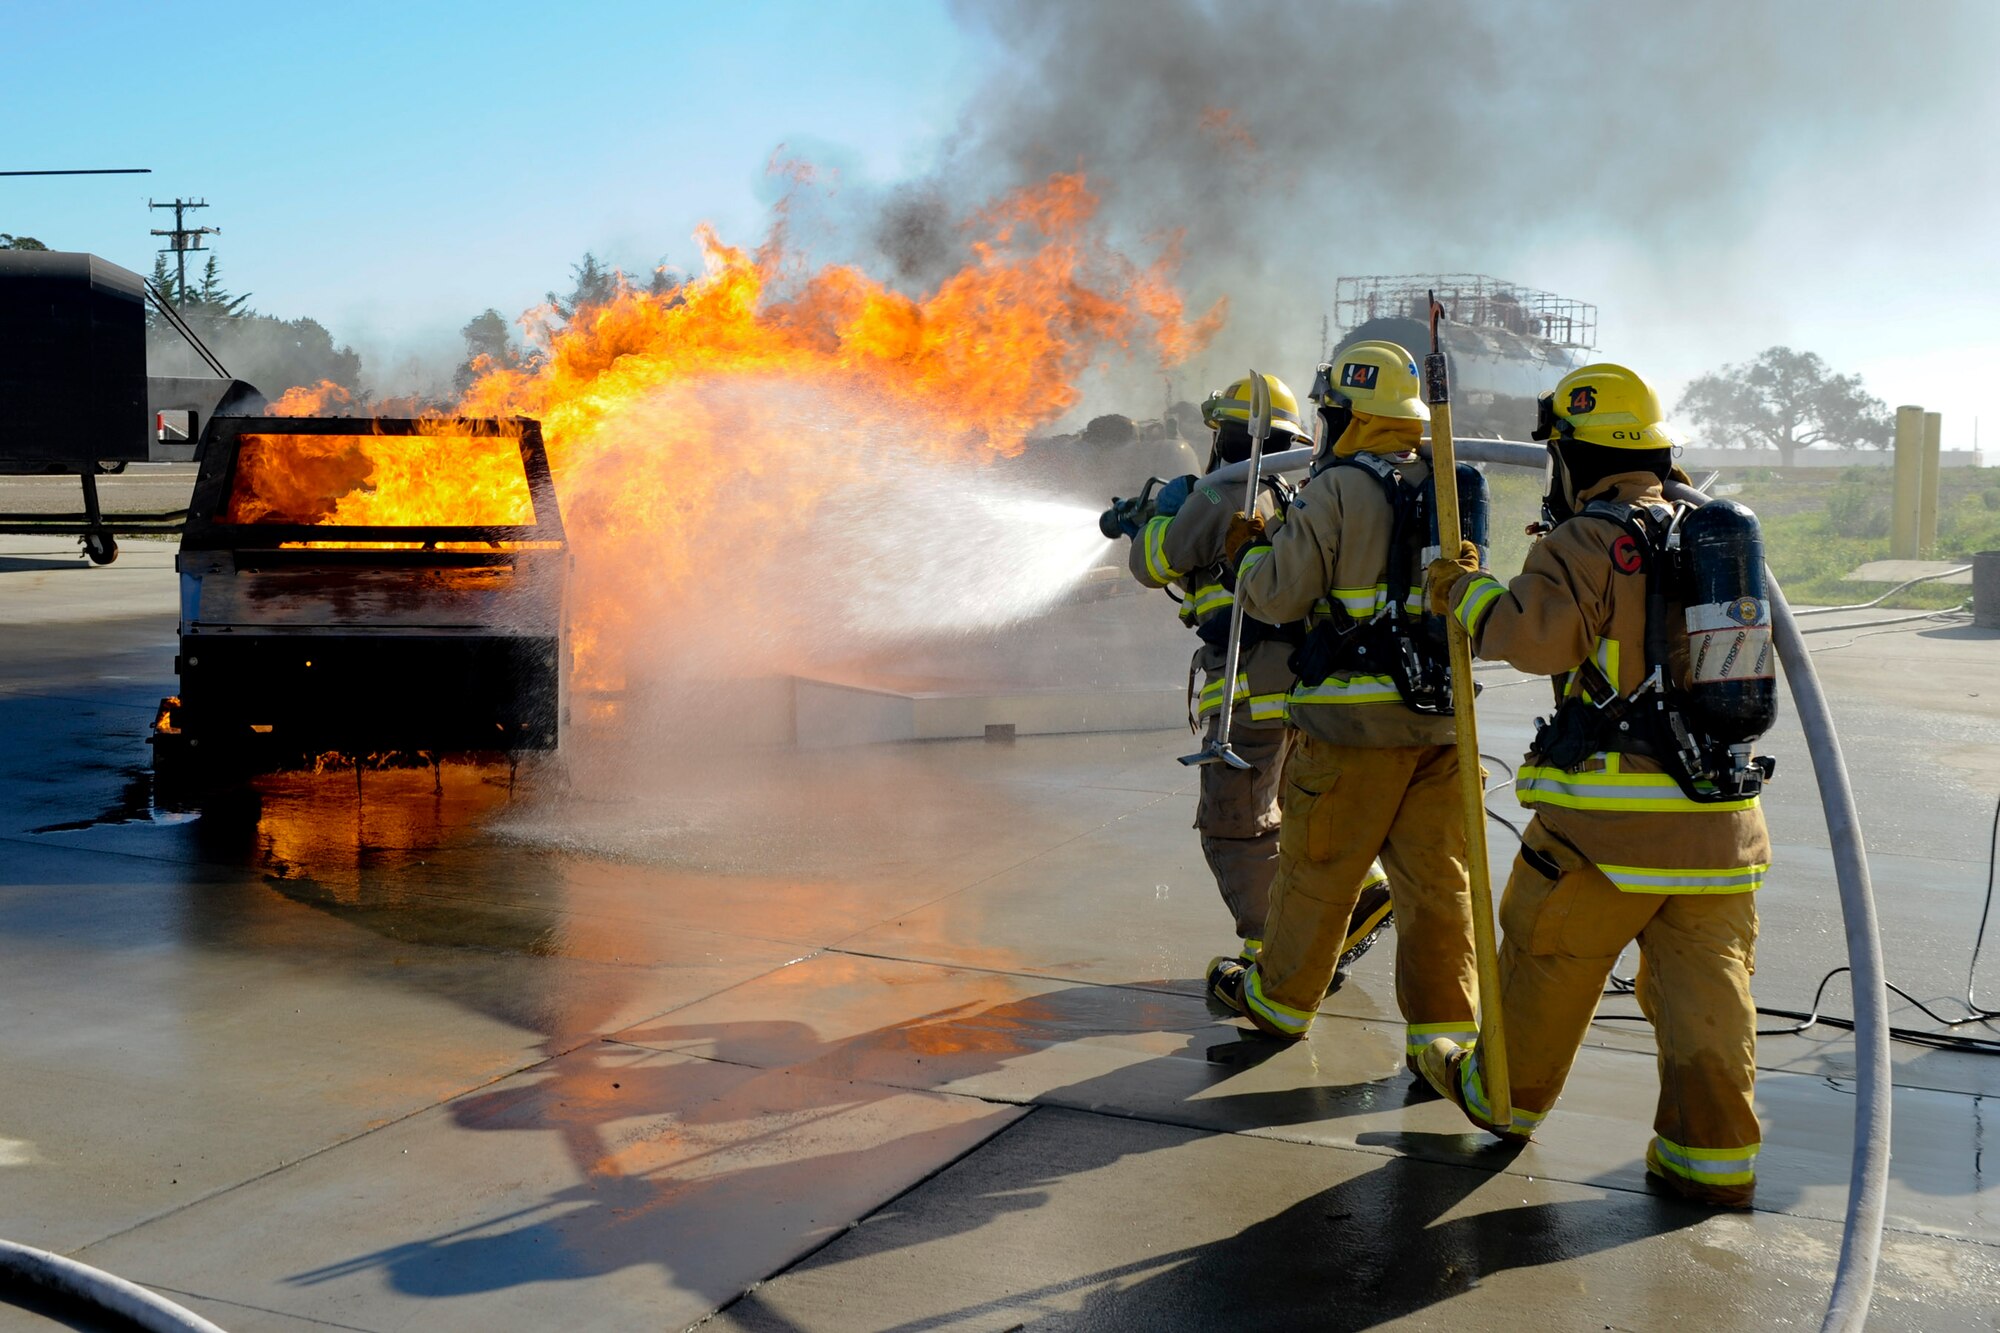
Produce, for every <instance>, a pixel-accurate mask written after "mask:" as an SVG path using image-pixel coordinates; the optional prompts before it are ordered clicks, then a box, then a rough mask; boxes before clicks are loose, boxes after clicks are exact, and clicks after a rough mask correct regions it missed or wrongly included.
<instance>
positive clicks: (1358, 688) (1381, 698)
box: [1292, 676, 1403, 708]
mask: <svg viewBox="0 0 2000 1333" xmlns="http://www.w3.org/2000/svg"><path fill="white" fill-rule="evenodd" d="M1402 701H1403V696H1402V695H1400V694H1398V693H1397V692H1396V682H1395V680H1393V679H1392V678H1391V677H1388V676H1348V677H1346V678H1345V679H1342V678H1341V677H1339V676H1328V677H1327V678H1326V679H1325V680H1323V681H1321V682H1320V683H1319V684H1317V685H1307V684H1304V683H1303V682H1301V683H1300V684H1298V685H1294V686H1293V687H1292V706H1293V707H1295V708H1296V707H1298V706H1299V705H1301V704H1393V703H1401V702H1402Z"/></svg>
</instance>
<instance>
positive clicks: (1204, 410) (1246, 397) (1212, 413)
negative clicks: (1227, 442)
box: [1201, 375, 1306, 439]
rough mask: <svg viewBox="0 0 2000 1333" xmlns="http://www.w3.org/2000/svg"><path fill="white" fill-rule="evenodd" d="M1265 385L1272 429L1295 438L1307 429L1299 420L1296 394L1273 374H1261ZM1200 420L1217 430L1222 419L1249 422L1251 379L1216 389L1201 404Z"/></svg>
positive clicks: (1247, 423)
mask: <svg viewBox="0 0 2000 1333" xmlns="http://www.w3.org/2000/svg"><path fill="white" fill-rule="evenodd" d="M1264 387H1265V388H1267V389H1269V390H1270V391H1271V431H1272V433H1273V434H1276V433H1277V432H1279V431H1283V432H1284V433H1285V434H1287V435H1290V436H1292V437H1293V438H1294V439H1298V438H1301V437H1303V436H1304V435H1305V433H1306V428H1305V426H1304V425H1303V424H1301V423H1300V421H1299V400H1298V396H1297V395H1296V394H1294V393H1293V392H1292V390H1291V386H1289V385H1287V384H1286V383H1285V382H1284V381H1283V380H1281V379H1279V378H1278V377H1277V376H1276V375H1266V376H1264ZM1201 419H1202V420H1203V421H1204V422H1206V423H1207V425H1208V428H1209V429H1210V430H1217V429H1219V428H1220V427H1221V425H1222V423H1223V422H1225V421H1240V422H1242V423H1243V424H1244V425H1246V426H1247V425H1249V424H1250V378H1249V376H1247V375H1246V376H1245V377H1244V378H1242V379H1240V380H1238V381H1236V383H1234V384H1232V385H1230V386H1229V387H1228V388H1226V389H1219V390H1217V391H1216V392H1214V393H1212V394H1210V395H1209V396H1208V401H1207V402H1205V403H1203V404H1202V405H1201Z"/></svg>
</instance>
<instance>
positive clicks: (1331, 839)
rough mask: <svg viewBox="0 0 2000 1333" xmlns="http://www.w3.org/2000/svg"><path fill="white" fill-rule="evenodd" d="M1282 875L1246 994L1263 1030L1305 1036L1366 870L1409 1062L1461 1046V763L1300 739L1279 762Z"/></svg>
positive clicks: (1448, 755) (1471, 984)
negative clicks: (1389, 914) (1382, 909)
mask: <svg viewBox="0 0 2000 1333" xmlns="http://www.w3.org/2000/svg"><path fill="white" fill-rule="evenodd" d="M1282 801H1283V806H1284V819H1283V823H1282V825H1281V826H1280V829H1279V832H1278V877H1277V879H1276V880H1275V881H1273V883H1272V885H1271V911H1270V915H1269V917H1268V918H1267V919H1266V921H1265V925H1264V951H1263V953H1262V954H1261V955H1259V957H1258V959H1257V963H1256V966H1255V967H1253V968H1252V969H1251V970H1250V975H1249V977H1248V978H1247V980H1246V983H1245V986H1244V999H1245V1002H1246V1003H1247V1005H1248V1006H1249V1008H1250V1010H1251V1013H1252V1017H1253V1018H1255V1019H1256V1021H1257V1022H1258V1024H1259V1026H1262V1027H1267V1028H1270V1029H1272V1030H1275V1031H1278V1032H1282V1033H1286V1034H1288V1035H1293V1036H1297V1035H1300V1034H1303V1033H1304V1032H1305V1030H1306V1029H1307V1028H1309V1027H1311V1026H1312V1020H1313V1015H1314V1013H1315V1012H1317V1010H1318V1009H1319V1003H1320V1000H1321V999H1322V998H1323V997H1324V996H1325V995H1326V988H1327V984H1328V983H1329V982H1330V981H1332V979H1333V971H1334V967H1335V965H1336V963H1337V962H1338V961H1339V958H1340V951H1341V946H1342V943H1343V941H1344V940H1345V938H1346V935H1347V928H1348V920H1349V918H1350V917H1351V916H1352V914H1353V912H1354V903H1355V899H1356V898H1357V897H1359V896H1360V893H1361V886H1362V885H1363V884H1364V883H1365V882H1366V881H1367V880H1368V879H1369V878H1370V877H1371V876H1370V871H1371V863H1372V862H1373V861H1374V860H1375V858H1376V857H1378V856H1379V857H1381V859H1382V867H1383V869H1385V870H1387V871H1388V873H1389V892H1390V895H1391V897H1392V899H1393V901H1394V911H1395V914H1396V1003H1397V1005H1398V1006H1399V1007H1400V1008H1401V1009H1402V1011H1403V1019H1404V1021H1405V1023H1406V1024H1407V1025H1408V1028H1407V1034H1406V1039H1407V1042H1408V1047H1409V1050H1410V1051H1411V1052H1413V1053H1414V1052H1415V1051H1417V1050H1421V1049H1422V1048H1423V1047H1425V1046H1427V1045H1429V1044H1430V1042H1431V1040H1432V1039H1433V1038H1436V1037H1450V1038H1452V1039H1453V1040H1454V1041H1458V1042H1462V1043H1463V1042H1471V1041H1472V1040H1473V1039H1474V1037H1475V1036H1476V1035H1477V1031H1476V1028H1475V1026H1474V1023H1473V1002H1474V997H1475V995H1476V994H1477V986H1478V965H1477V963H1476V961H1475V960H1474V957H1473V952H1472V893H1471V888H1470V881H1469V880H1468V879H1467V876H1466V869H1465V818H1464V816H1463V815H1462V814H1461V813H1460V810H1461V805H1460V801H1459V795H1458V754H1457V751H1456V750H1455V749H1454V748H1453V747H1451V746H1448V745H1405V746H1388V747H1380V748H1371V747H1363V746H1353V745H1333V744H1330V743H1329V742H1326V741H1323V740H1320V739H1318V738H1317V737H1314V736H1311V735H1308V734H1304V733H1301V734H1300V735H1298V736H1297V737H1296V738H1295V739H1294V741H1293V744H1292V753H1291V756H1290V757H1289V758H1288V759H1287V761H1286V764H1285V783H1284V793H1283V797H1282Z"/></svg>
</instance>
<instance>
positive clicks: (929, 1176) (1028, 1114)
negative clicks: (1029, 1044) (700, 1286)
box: [686, 1061, 1042, 1333]
mask: <svg viewBox="0 0 2000 1333" xmlns="http://www.w3.org/2000/svg"><path fill="white" fill-rule="evenodd" d="M721 1063H724V1064H727V1063H730V1062H729V1061H722V1062H721ZM883 1086H887V1085H886V1084H885V1085H883ZM947 1095H956V1094H947ZM969 1100H972V1101H985V1100H986V1099H985V1098H981V1097H974V1098H970V1099H969ZM989 1104H990V1103H989ZM1000 1104H1001V1105H1008V1106H1019V1105H1022V1104H1021V1103H1018V1102H1005V1103H1000ZM1041 1109H1042V1108H1041V1106H1040V1105H1039V1104H1032V1105H1027V1106H1025V1108H1024V1110H1023V1112H1022V1114H1020V1115H1018V1116H1015V1117H1014V1118H1013V1119H1012V1120H1009V1121H1008V1122H1007V1123H1006V1124H1004V1125H1002V1126H1000V1128H998V1129H996V1130H994V1131H993V1132H992V1133H991V1134H988V1135H987V1136H986V1137H985V1138H983V1139H981V1140H979V1142H977V1143H975V1144H972V1145H971V1146H970V1147H968V1148H966V1149H965V1151H963V1152H960V1153H955V1154H953V1155H952V1157H951V1158H950V1159H949V1160H948V1161H944V1162H940V1163H939V1164H938V1165H937V1166H936V1167H935V1168H933V1169H932V1170H930V1171H927V1172H925V1173H924V1175H923V1176H922V1177H921V1178H919V1179H917V1180H914V1181H911V1182H910V1184H909V1185H907V1186H906V1187H904V1188H903V1189H900V1190H897V1191H896V1192H895V1193H894V1194H892V1195H890V1196H889V1197H888V1198H886V1199H884V1200H882V1202H880V1203H878V1204H876V1205H875V1206H874V1207H873V1208H870V1209H869V1210H868V1211H867V1212H865V1213H863V1214H861V1216H859V1217H857V1218H855V1219H854V1220H853V1221H851V1222H849V1223H848V1224H847V1225H846V1226H844V1227H842V1228H840V1230H838V1231H836V1232H834V1233H833V1234H832V1235H830V1236H828V1237H827V1238H826V1239H825V1240H824V1241H822V1242H820V1243H819V1244H818V1245H815V1246H813V1247H812V1248H811V1249H810V1250H807V1251H806V1252H805V1253H804V1254H800V1255H796V1256H794V1257H793V1258H792V1259H791V1260H790V1261H788V1262H787V1263H786V1264H785V1265H784V1266H783V1267H781V1268H778V1269H775V1270H773V1271H772V1272H770V1273H769V1274H767V1275H765V1276H764V1277H761V1278H758V1279H757V1280H756V1281H755V1282H752V1283H751V1284H750V1285H749V1286H747V1287H745V1288H744V1289H743V1290H741V1291H739V1292H737V1293H736V1294H735V1295H734V1296H731V1297H730V1298H729V1299H728V1300H727V1301H724V1302H723V1303H722V1304H721V1305H718V1306H716V1307H715V1308H714V1309H713V1310H710V1311H709V1312H708V1313H707V1314H705V1315H703V1316H702V1317H701V1318H699V1319H697V1320H695V1321H694V1322H693V1323H692V1324H689V1325H688V1326H687V1330H686V1333H694V1330H696V1329H698V1328H700V1327H701V1326H702V1325H703V1324H706V1323H708V1322H709V1321H710V1320H712V1319H714V1318H715V1317H716V1316H717V1315H720V1314H723V1313H725V1312H726V1311H728V1310H729V1309H730V1308H731V1307H733V1306H735V1305H736V1304H737V1303H738V1302H740V1301H742V1300H743V1299H744V1298H745V1297H747V1296H749V1295H751V1294H752V1293H753V1292H755V1291H757V1290H758V1289H759V1288H760V1287H762V1286H764V1284H766V1283H768V1282H775V1281H776V1280H777V1279H779V1278H781V1277H783V1276H784V1275H785V1274H787V1273H789V1272H791V1271H792V1270H793V1269H795V1268H797V1267H798V1266H799V1265H800V1264H803V1263H805V1262H806V1261H807V1260H809V1259H811V1258H812V1257H813V1256H814V1255H816V1254H818V1253H819V1252H820V1251H822V1250H824V1249H826V1247H827V1246H829V1245H831V1244H833V1243H834V1242H835V1241H837V1240H839V1239H840V1238H841V1237H843V1236H845V1235H847V1234H848V1233H849V1232H851V1231H853V1230H854V1229H855V1228H856V1227H858V1226H860V1225H861V1224H862V1223H864V1222H866V1221H867V1220H868V1219H869V1218H871V1217H874V1216H875V1215H876V1214H877V1213H880V1212H881V1211H882V1210H883V1209H885V1208H888V1207H890V1206H892V1205H893V1204H895V1203H896V1201H897V1200H899V1199H902V1198H905V1197H907V1196H908V1195H909V1194H911V1193H912V1192H913V1191H915V1190H919V1189H922V1188H923V1187H924V1186H925V1185H928V1184H930V1182H931V1181H933V1180H936V1179H937V1178H938V1177H939V1176H941V1175H943V1174H944V1173H945V1172H947V1171H949V1170H951V1169H952V1168H953V1167H955V1166H957V1165H958V1164H959V1163H960V1162H963V1161H964V1160H966V1159H967V1158H968V1157H971V1156H972V1155H973V1154H974V1153H976V1152H983V1151H984V1150H985V1149H986V1148H987V1147H989V1146H990V1145H991V1144H992V1143H994V1142H995V1141H996V1140H998V1139H999V1138H1001V1137H1002V1136H1003V1135H1006V1134H1009V1133H1011V1132H1012V1131H1013V1130H1014V1129H1016V1128H1018V1127H1019V1126H1021V1125H1025V1124H1027V1123H1028V1121H1029V1120H1031V1119H1033V1118H1034V1116H1035V1113H1036V1112H1038V1111H1040V1110H1041Z"/></svg>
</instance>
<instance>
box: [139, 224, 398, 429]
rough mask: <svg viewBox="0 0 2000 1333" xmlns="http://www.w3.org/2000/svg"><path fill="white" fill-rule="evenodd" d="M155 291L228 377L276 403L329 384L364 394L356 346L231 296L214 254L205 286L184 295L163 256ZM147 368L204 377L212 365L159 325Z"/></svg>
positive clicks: (310, 322) (314, 323)
mask: <svg viewBox="0 0 2000 1333" xmlns="http://www.w3.org/2000/svg"><path fill="white" fill-rule="evenodd" d="M153 285H154V286H155V287H157V288H158V289H159V291H160V295H161V296H162V297H163V298H164V299H165V300H166V301H167V303H168V304H169V305H172V306H173V307H174V308H175V310H176V311H177V312H179V314H180V316H181V318H182V319H183V320H185V321H186V322H187V325H188V327H189V328H191V329H193V330H194V333H195V336H196V337H198V338H200V339H201V340H202V342H204V343H206V344H207V345H208V347H209V350H211V351H212V352H214V353H215V356H216V358H217V359H218V360H219V361H221V362H222V364H223V365H224V366H225V367H227V368H228V370H229V373H230V374H231V375H234V376H235V377H236V378H238V379H241V380H247V381H249V382H250V383H251V384H254V385H256V386H257V387H258V388H259V389H262V390H263V391H264V392H265V393H266V394H267V395H269V396H270V397H272V398H276V397H277V396H278V395H279V394H280V393H283V392H284V391H285V390H286V389H289V388H292V387H294V386H296V385H301V384H318V383H320V382H321V381H323V380H331V381H333V382H334V383H335V384H337V385H339V386H340V387H342V388H343V389H346V390H347V391H348V392H349V393H359V392H360V389H361V357H360V355H359V354H358V353H357V352H355V350H354V349H353V348H351V347H343V346H340V345H338V344H336V343H335V342H334V340H333V335H332V334H331V333H330V332H328V331H327V328H326V326H325V325H323V324H321V323H320V322H319V321H318V320H316V319H279V318H277V317H276V316H273V315H266V314H261V313H259V312H258V311H255V310H252V309H250V308H249V301H250V293H248V292H243V293H241V294H238V293H234V292H231V291H230V290H229V289H228V288H227V287H226V286H224V285H223V282H222V271H221V267H220V265H219V264H218V262H217V260H216V257H215V256H214V255H210V256H209V257H208V263H207V264H206V265H204V266H203V268H202V273H201V280H200V282H199V283H197V282H195V281H194V280H193V279H190V280H189V281H188V284H187V290H185V291H182V290H181V289H180V284H179V281H178V278H177V274H176V271H175V269H174V268H172V267H170V266H169V265H168V263H167V257H166V256H165V255H159V256H157V257H156V258H155V259H154V261H153ZM151 339H152V345H151V346H150V347H149V349H148V352H147V359H148V364H149V365H151V366H153V367H154V372H153V373H155V374H166V375H175V374H178V375H206V374H208V373H209V371H208V369H207V367H206V365H204V364H203V363H201V362H199V361H198V360H197V359H196V357H195V354H194V352H193V350H192V349H191V348H189V347H187V346H186V345H185V344H184V343H183V341H182V339H181V336H180V333H179V331H178V330H176V329H174V328H173V327H172V326H171V325H169V324H167V323H166V321H165V320H160V319H155V320H154V321H153V323H152V329H151Z"/></svg>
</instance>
